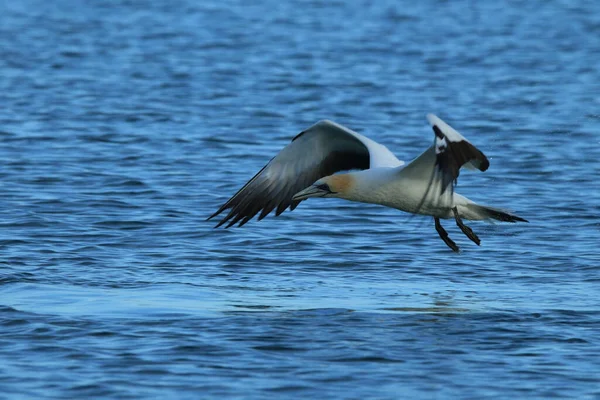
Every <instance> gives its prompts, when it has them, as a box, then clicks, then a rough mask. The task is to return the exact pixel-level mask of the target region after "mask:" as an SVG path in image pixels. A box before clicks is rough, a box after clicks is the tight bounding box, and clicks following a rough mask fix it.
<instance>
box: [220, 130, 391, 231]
mask: <svg viewBox="0 0 600 400" xmlns="http://www.w3.org/2000/svg"><path fill="white" fill-rule="evenodd" d="M362 138H363V137H362V136H360V135H358V134H356V133H355V132H353V131H350V130H349V129H347V128H345V127H343V126H341V125H338V124H335V123H333V122H330V121H320V122H318V123H316V124H315V125H313V126H312V127H310V128H309V129H307V130H305V131H303V132H301V133H300V134H298V135H296V137H294V139H292V142H291V143H290V144H288V145H287V146H286V147H284V148H283V149H282V150H281V151H280V152H279V154H277V156H275V157H274V158H273V159H271V161H269V163H268V164H267V165H265V166H264V167H263V168H262V169H261V170H260V171H259V172H258V173H257V174H256V175H254V177H253V178H252V179H250V181H248V183H246V184H245V185H244V186H243V187H242V188H241V189H240V190H239V191H238V192H237V193H236V194H235V195H234V196H233V197H231V198H230V199H229V200H228V201H227V202H225V204H223V205H222V206H221V207H220V208H219V209H218V210H217V211H216V212H215V213H214V214H213V215H211V216H210V217H209V218H208V219H211V218H214V217H216V216H217V215H219V214H221V213H222V212H224V211H225V210H229V212H228V213H227V215H226V216H225V217H224V218H223V219H222V220H221V221H219V223H218V224H217V227H219V226H221V225H223V224H225V223H227V225H226V227H230V226H232V225H234V224H235V223H237V222H239V226H242V225H244V224H245V223H247V222H248V221H250V220H251V219H252V218H253V217H254V216H255V215H256V214H258V213H259V212H260V215H259V216H258V219H259V220H261V219H263V218H264V217H266V216H267V215H268V214H269V213H270V212H271V211H273V210H274V209H275V215H280V214H281V213H282V212H284V211H285V210H286V209H288V208H289V209H290V210H293V209H295V208H296V207H297V206H298V204H299V203H300V201H293V200H292V196H293V195H294V194H296V193H298V192H299V191H301V190H302V189H305V188H307V187H308V186H310V185H311V184H313V183H314V182H315V181H317V180H318V179H320V178H322V177H324V176H329V175H332V174H334V173H336V172H339V171H346V170H351V169H368V168H369V167H370V164H371V163H372V161H371V158H372V157H371V155H370V152H369V148H368V146H367V144H366V143H365V142H364V141H363V140H361V139H362ZM372 143H374V142H372ZM381 147H383V146H381Z"/></svg>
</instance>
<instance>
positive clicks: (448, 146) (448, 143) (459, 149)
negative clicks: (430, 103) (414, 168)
mask: <svg viewBox="0 0 600 400" xmlns="http://www.w3.org/2000/svg"><path fill="white" fill-rule="evenodd" d="M427 120H428V121H429V123H430V124H431V127H432V128H433V132H434V133H435V144H434V146H435V158H436V160H435V165H436V167H437V168H435V170H434V173H437V174H438V175H439V176H440V177H441V193H442V194H443V193H444V192H445V191H446V189H447V188H448V186H450V192H451V193H454V186H455V185H456V180H457V179H458V175H459V172H460V168H461V167H462V166H463V165H465V164H467V163H468V164H469V165H470V166H472V167H474V168H477V169H478V170H480V171H482V172H483V171H485V170H487V169H488V168H489V166H490V162H489V161H488V159H487V157H486V156H485V154H483V153H482V152H481V151H480V150H479V149H477V148H476V147H475V146H473V145H472V144H471V143H470V142H469V141H468V140H467V139H465V138H464V137H463V136H462V135H461V134H460V133H458V132H457V131H455V130H454V129H452V127H451V126H450V125H448V124H446V123H445V122H444V121H442V120H441V119H440V118H438V117H436V116H435V115H433V114H428V115H427Z"/></svg>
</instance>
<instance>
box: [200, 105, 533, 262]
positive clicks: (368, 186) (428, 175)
mask: <svg viewBox="0 0 600 400" xmlns="http://www.w3.org/2000/svg"><path fill="white" fill-rule="evenodd" d="M427 119H428V121H429V123H430V124H431V126H432V127H433V131H434V133H435V139H434V143H433V145H432V146H431V147H429V148H428V149H427V150H425V152H424V153H423V154H421V155H420V156H419V157H417V158H416V159H415V160H413V161H412V162H411V163H409V164H407V165H405V163H404V162H403V161H400V160H398V159H397V158H396V157H395V156H394V155H393V154H392V153H391V152H390V151H389V150H388V149H387V148H386V147H385V146H382V145H380V144H379V143H376V142H374V141H373V140H371V139H369V138H366V137H364V136H362V135H360V134H358V133H356V132H354V131H352V130H350V129H348V128H346V127H343V126H341V125H338V124H336V123H335V122H331V121H327V120H325V121H320V122H317V123H316V124H315V125H313V126H311V127H310V128H308V129H307V130H305V131H303V132H301V133H300V134H299V135H297V136H296V137H295V138H294V139H293V140H292V142H291V143H290V144H289V145H287V146H286V147H285V148H283V150H281V151H280V152H279V154H277V156H275V158H273V159H272V160H271V161H270V162H269V163H268V164H267V165H266V166H265V167H263V169H262V170H260V172H258V173H257V174H256V175H255V176H254V178H252V179H251V180H250V181H249V182H248V183H246V185H244V187H242V188H241V189H240V190H239V191H238V192H237V193H236V194H235V195H234V196H233V197H232V198H231V199H229V200H228V201H227V202H226V203H225V204H223V205H222V206H221V207H220V208H219V209H218V210H217V212H215V213H214V214H213V215H211V216H210V217H209V218H208V219H211V218H213V217H215V216H217V215H219V214H220V213H221V212H223V211H225V210H229V213H228V214H227V216H225V218H223V219H222V220H221V221H220V222H219V223H218V225H217V227H219V226H221V225H222V224H224V223H226V222H228V225H227V227H230V226H232V225H233V224H235V223H238V222H239V226H242V225H244V224H245V223H246V222H248V221H249V220H250V219H252V217H254V216H255V215H256V214H258V213H259V212H260V215H259V217H258V219H259V220H261V219H263V218H264V217H265V216H266V215H267V214H269V213H270V212H271V211H272V210H273V209H275V208H277V210H276V212H275V214H276V215H279V214H281V213H282V212H283V211H284V210H285V209H286V208H288V207H289V208H290V210H293V209H294V208H296V206H298V203H300V202H301V201H302V200H306V199H308V198H310V197H339V198H342V199H346V200H351V201H358V202H363V203H374V204H381V205H384V206H388V207H392V208H396V209H398V210H402V211H406V212H409V213H413V214H422V215H431V216H433V219H434V222H435V229H436V230H437V232H438V234H439V235H440V237H441V238H442V240H443V241H444V243H446V245H448V247H450V248H451V249H452V250H454V251H458V246H457V245H456V243H454V241H453V240H452V239H450V238H449V237H448V233H447V232H446V230H445V229H444V228H443V227H442V225H441V224H440V218H454V219H455V220H456V224H457V225H458V227H459V228H460V229H461V231H462V232H463V233H464V234H465V235H467V237H468V238H469V239H471V240H472V241H473V242H475V243H476V244H477V245H479V243H480V240H479V238H478V237H477V235H476V234H475V233H473V231H472V230H471V228H469V227H468V226H466V225H465V224H464V223H463V221H462V219H463V218H464V219H468V220H491V219H495V220H499V221H505V222H516V221H522V222H527V221H526V220H525V219H523V218H520V217H518V216H516V215H514V214H511V213H509V212H506V211H503V210H499V209H496V208H491V207H485V206H480V205H478V204H476V203H474V202H472V201H471V200H469V199H467V198H466V197H463V196H461V195H459V194H457V193H455V192H454V186H455V184H456V180H457V178H458V174H459V170H460V168H461V167H462V166H465V167H471V168H477V169H479V170H480V171H485V170H486V169H487V168H488V167H489V165H490V164H489V161H488V159H487V158H486V157H485V155H484V154H483V153H482V152H481V151H479V150H478V149H477V148H476V147H475V146H473V145H472V144H471V143H469V142H468V141H467V140H466V139H465V138H464V137H462V136H461V134H460V133H458V132H457V131H455V130H454V129H452V127H450V126H449V125H447V124H446V123H445V122H444V121H442V120H441V119H440V118H438V117H436V116H435V115H433V114H429V115H428V116H427ZM347 170H361V171H355V172H349V173H344V174H336V175H334V174H335V173H336V172H340V171H347Z"/></svg>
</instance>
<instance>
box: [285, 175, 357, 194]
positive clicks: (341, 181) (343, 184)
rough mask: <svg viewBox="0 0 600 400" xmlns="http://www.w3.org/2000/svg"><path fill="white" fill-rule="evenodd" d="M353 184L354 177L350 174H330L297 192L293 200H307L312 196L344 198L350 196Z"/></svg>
mask: <svg viewBox="0 0 600 400" xmlns="http://www.w3.org/2000/svg"><path fill="white" fill-rule="evenodd" d="M353 186H354V178H353V177H352V176H351V175H350V174H339V175H330V176H326V177H324V178H321V179H319V180H318V181H316V182H315V183H313V184H312V185H310V186H309V187H307V188H306V189H304V190H301V191H300V192H298V193H296V194H295V195H294V197H292V200H306V199H308V198H311V197H340V198H342V199H343V198H347V197H348V194H349V192H350V190H351V189H352V187H353Z"/></svg>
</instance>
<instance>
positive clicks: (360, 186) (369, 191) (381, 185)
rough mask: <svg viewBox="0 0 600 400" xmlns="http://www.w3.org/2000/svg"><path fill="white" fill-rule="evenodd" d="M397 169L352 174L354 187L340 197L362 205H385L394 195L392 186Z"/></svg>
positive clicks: (372, 170)
mask: <svg viewBox="0 0 600 400" xmlns="http://www.w3.org/2000/svg"><path fill="white" fill-rule="evenodd" d="M396 172H397V171H395V168H371V169H367V170H364V171H356V172H350V173H348V175H350V176H351V177H352V182H353V185H352V187H351V188H349V190H348V191H346V192H345V193H343V194H342V195H340V196H339V197H341V198H343V199H346V200H350V201H359V202H361V203H374V204H385V203H386V200H389V197H390V196H392V195H393V193H392V185H391V183H392V182H394V177H395V174H396Z"/></svg>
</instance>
